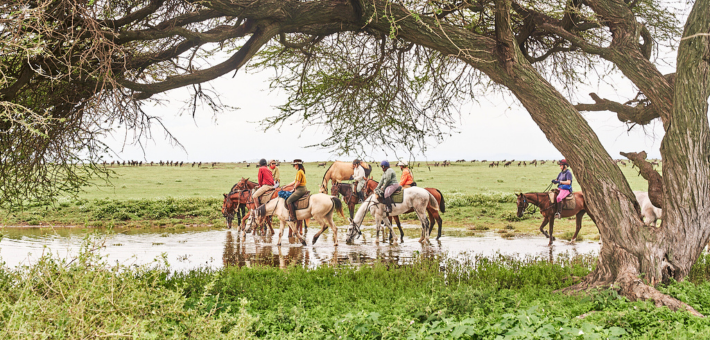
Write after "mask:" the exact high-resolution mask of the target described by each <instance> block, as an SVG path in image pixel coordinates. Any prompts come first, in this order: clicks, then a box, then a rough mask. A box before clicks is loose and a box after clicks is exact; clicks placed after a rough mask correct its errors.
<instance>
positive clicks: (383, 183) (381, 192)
mask: <svg viewBox="0 0 710 340" xmlns="http://www.w3.org/2000/svg"><path fill="white" fill-rule="evenodd" d="M380 167H382V171H383V173H382V179H380V184H378V185H377V188H375V194H377V197H378V198H379V199H380V201H381V202H383V203H385V205H386V206H387V212H391V211H392V204H391V203H390V202H389V200H386V199H385V198H386V197H385V189H386V188H387V187H389V186H392V185H396V186H399V183H397V174H396V173H395V172H394V170H393V169H392V168H390V162H388V161H382V162H381V163H380Z"/></svg>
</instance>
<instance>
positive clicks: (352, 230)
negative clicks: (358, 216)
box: [345, 217, 362, 243]
mask: <svg viewBox="0 0 710 340" xmlns="http://www.w3.org/2000/svg"><path fill="white" fill-rule="evenodd" d="M348 221H350V225H349V226H348V237H347V238H346V239H345V243H352V242H353V240H355V236H357V237H360V235H362V232H361V231H360V227H358V225H357V223H355V221H353V219H352V218H349V217H348Z"/></svg>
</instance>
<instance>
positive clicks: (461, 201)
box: [444, 192, 515, 208]
mask: <svg viewBox="0 0 710 340" xmlns="http://www.w3.org/2000/svg"><path fill="white" fill-rule="evenodd" d="M444 195H445V197H446V204H447V206H449V207H453V208H456V207H470V206H473V207H496V206H497V203H515V195H514V194H512V193H507V194H506V193H501V192H491V193H475V194H464V193H460V192H453V193H445V194H444Z"/></svg>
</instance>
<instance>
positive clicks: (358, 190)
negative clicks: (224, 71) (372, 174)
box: [357, 180, 365, 192]
mask: <svg viewBox="0 0 710 340" xmlns="http://www.w3.org/2000/svg"><path fill="white" fill-rule="evenodd" d="M364 187H365V180H361V181H357V192H360V191H362V188H364Z"/></svg>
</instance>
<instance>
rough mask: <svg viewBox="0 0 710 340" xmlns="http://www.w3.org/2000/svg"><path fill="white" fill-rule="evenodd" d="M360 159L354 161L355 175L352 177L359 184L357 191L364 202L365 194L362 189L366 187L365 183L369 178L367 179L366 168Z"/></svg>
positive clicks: (360, 199)
mask: <svg viewBox="0 0 710 340" xmlns="http://www.w3.org/2000/svg"><path fill="white" fill-rule="evenodd" d="M360 163H361V162H360V160H359V159H356V160H354V161H353V176H352V179H353V180H354V181H356V183H357V186H356V187H355V193H357V197H358V199H359V201H360V203H362V201H364V200H365V194H364V193H363V192H362V189H363V188H364V187H365V183H367V179H365V169H364V168H363V167H362V165H361V164H360Z"/></svg>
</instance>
